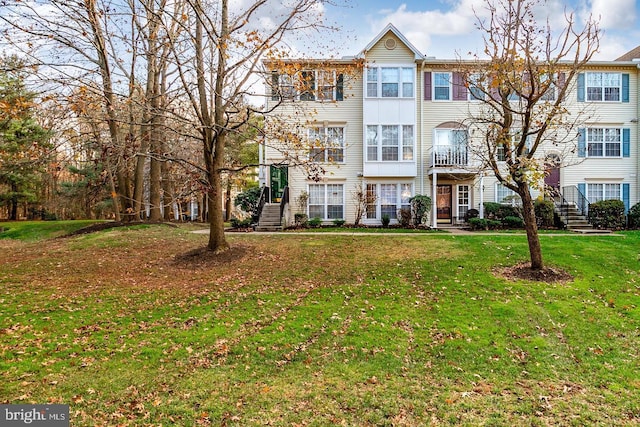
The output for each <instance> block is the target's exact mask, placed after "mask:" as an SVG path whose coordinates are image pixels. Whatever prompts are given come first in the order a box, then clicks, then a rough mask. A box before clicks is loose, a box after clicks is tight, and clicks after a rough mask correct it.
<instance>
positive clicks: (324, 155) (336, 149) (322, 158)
mask: <svg viewBox="0 0 640 427" xmlns="http://www.w3.org/2000/svg"><path fill="white" fill-rule="evenodd" d="M315 129H317V130H320V131H321V133H322V134H323V135H321V137H322V141H321V143H320V147H318V148H316V147H314V144H313V142H314V135H313V134H312V132H313V131H314V130H315ZM332 129H340V130H341V132H342V138H341V139H340V140H339V141H338V142H339V143H338V144H333V143H332V141H330V138H331V136H332V135H330V132H331V130H332ZM346 134H347V127H346V126H344V125H335V126H310V127H309V128H307V139H308V141H309V145H310V148H309V158H310V159H311V160H314V161H317V162H319V163H345V162H346V160H345V158H346V145H345V141H346V139H347V138H346ZM318 139H319V138H318ZM332 144H333V145H332ZM332 153H335V154H337V153H339V154H340V157H339V160H336V159H335V158H338V156H332Z"/></svg>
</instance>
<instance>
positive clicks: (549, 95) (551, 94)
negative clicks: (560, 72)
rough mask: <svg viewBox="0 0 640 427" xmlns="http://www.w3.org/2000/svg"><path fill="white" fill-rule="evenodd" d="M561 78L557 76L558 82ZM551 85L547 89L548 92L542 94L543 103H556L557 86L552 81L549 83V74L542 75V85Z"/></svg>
mask: <svg viewBox="0 0 640 427" xmlns="http://www.w3.org/2000/svg"><path fill="white" fill-rule="evenodd" d="M558 79H559V77H557V76H556V81H558ZM547 84H548V85H549V88H548V89H547V91H546V92H545V93H544V94H542V96H541V97H540V99H541V100H542V101H555V100H556V84H555V82H553V81H551V82H549V75H548V74H542V75H541V76H540V85H541V86H544V85H547Z"/></svg>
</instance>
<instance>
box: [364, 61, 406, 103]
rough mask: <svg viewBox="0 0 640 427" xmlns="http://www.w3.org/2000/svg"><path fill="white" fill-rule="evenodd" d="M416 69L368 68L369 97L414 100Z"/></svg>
mask: <svg viewBox="0 0 640 427" xmlns="http://www.w3.org/2000/svg"><path fill="white" fill-rule="evenodd" d="M414 80H415V69H414V68H409V67H380V68H376V67H369V68H367V97H369V98H376V97H378V96H381V97H382V98H413V97H414V96H415V93H414Z"/></svg>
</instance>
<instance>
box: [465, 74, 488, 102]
mask: <svg viewBox="0 0 640 427" xmlns="http://www.w3.org/2000/svg"><path fill="white" fill-rule="evenodd" d="M480 81H482V74H480V73H472V74H470V75H469V90H468V91H467V97H468V98H467V99H468V100H469V101H472V102H479V101H484V100H485V99H486V98H487V95H486V94H485V93H484V92H483V91H482V89H481V88H480V87H479V86H478V85H477V82H480ZM478 91H479V93H478ZM474 92H475V93H476V95H479V96H475V95H474Z"/></svg>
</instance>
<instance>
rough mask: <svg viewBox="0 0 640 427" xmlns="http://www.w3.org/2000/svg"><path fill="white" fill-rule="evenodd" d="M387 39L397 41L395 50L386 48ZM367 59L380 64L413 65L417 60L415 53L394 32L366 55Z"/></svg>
mask: <svg viewBox="0 0 640 427" xmlns="http://www.w3.org/2000/svg"><path fill="white" fill-rule="evenodd" d="M387 39H393V40H394V41H395V45H396V47H395V48H394V49H387V48H386V47H385V42H386V40H387ZM366 57H367V60H368V61H371V60H373V61H375V62H376V63H378V64H385V63H387V64H389V63H406V62H410V63H413V62H414V60H415V53H414V52H413V51H412V50H411V49H409V48H408V47H407V46H406V45H405V44H404V43H403V42H402V40H400V39H399V38H398V37H396V36H395V35H394V34H393V33H392V32H388V33H387V34H386V35H385V36H383V37H382V38H381V39H380V41H379V42H378V43H376V44H375V45H374V46H373V47H372V48H371V49H370V50H369V51H368V52H367V53H366Z"/></svg>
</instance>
